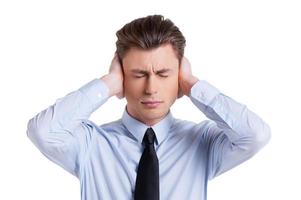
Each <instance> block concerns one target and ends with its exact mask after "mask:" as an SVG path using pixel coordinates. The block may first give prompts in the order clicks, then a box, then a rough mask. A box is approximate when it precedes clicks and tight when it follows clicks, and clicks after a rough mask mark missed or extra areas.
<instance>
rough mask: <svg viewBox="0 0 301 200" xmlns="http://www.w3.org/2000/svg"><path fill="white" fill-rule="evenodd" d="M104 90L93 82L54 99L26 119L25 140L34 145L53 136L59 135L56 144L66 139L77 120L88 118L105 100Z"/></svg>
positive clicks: (99, 82) (97, 82)
mask: <svg viewBox="0 0 301 200" xmlns="http://www.w3.org/2000/svg"><path fill="white" fill-rule="evenodd" d="M106 87H107V86H106V85H105V84H104V83H103V82H101V81H100V80H98V79H94V80H93V81H90V82H89V83H87V84H85V85H84V86H82V87H81V88H79V89H78V90H76V91H73V92H71V93H69V94H67V95H66V96H65V97H62V98H59V99H57V100H56V102H55V103H54V104H53V105H51V106H49V107H48V108H47V109H45V110H43V111H41V112H40V113H38V114H37V115H36V116H34V117H33V118H32V119H30V120H29V122H28V126H27V134H28V137H29V138H30V139H31V140H32V141H33V142H34V143H35V144H37V145H42V144H40V143H45V142H47V140H48V139H50V138H52V139H53V136H54V135H56V136H57V137H60V136H61V138H57V141H60V140H64V139H66V140H68V138H69V135H70V134H68V132H69V133H71V132H73V129H74V128H75V127H76V126H77V125H78V123H80V122H81V120H83V119H88V118H89V117H90V115H91V114H92V113H93V112H94V111H95V110H96V109H97V108H99V106H101V105H102V104H103V103H104V102H105V101H106V100H107V98H108V89H107V88H106ZM38 143H39V144H38Z"/></svg>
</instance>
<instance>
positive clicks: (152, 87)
mask: <svg viewBox="0 0 301 200" xmlns="http://www.w3.org/2000/svg"><path fill="white" fill-rule="evenodd" d="M156 82H157V81H156V80H155V77H154V76H153V75H150V76H148V78H147V81H146V86H145V94H148V95H152V94H156V93H157V92H158V91H157V84H156Z"/></svg>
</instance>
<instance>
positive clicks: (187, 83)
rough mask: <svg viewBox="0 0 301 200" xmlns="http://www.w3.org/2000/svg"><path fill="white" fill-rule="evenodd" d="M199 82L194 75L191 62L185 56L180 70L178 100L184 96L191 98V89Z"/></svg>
mask: <svg viewBox="0 0 301 200" xmlns="http://www.w3.org/2000/svg"><path fill="white" fill-rule="evenodd" d="M198 80H199V79H198V78H197V77H195V76H193V75H192V72H191V65H190V62H189V61H188V59H187V58H186V57H185V56H183V58H182V61H181V64H180V69H179V92H178V98H181V97H182V96H183V95H186V96H189V94H190V89H191V88H192V86H193V85H194V84H195V83H196V82H197V81H198Z"/></svg>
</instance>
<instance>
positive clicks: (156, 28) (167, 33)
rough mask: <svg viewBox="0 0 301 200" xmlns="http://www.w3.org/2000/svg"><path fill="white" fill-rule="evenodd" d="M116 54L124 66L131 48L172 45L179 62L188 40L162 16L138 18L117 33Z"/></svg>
mask: <svg viewBox="0 0 301 200" xmlns="http://www.w3.org/2000/svg"><path fill="white" fill-rule="evenodd" d="M116 36H117V38H118V39H117V41H116V48H117V49H116V53H117V55H118V58H119V61H120V62H121V64H122V59H123V58H124V56H125V54H126V52H127V51H129V50H130V48H131V47H136V48H141V49H145V50H147V49H152V48H156V47H159V46H160V45H162V44H167V43H170V44H171V45H172V47H173V49H174V50H175V52H176V54H177V57H178V59H179V62H181V59H182V57H183V55H184V48H185V46H186V40H185V37H184V36H183V34H182V33H181V31H180V30H179V28H178V27H177V26H175V25H174V23H173V22H172V21H171V20H169V19H164V17H163V16H162V15H149V16H146V17H142V18H138V19H135V20H133V21H131V22H130V23H127V24H126V25H124V26H123V27H122V28H121V29H120V30H118V31H117V32H116Z"/></svg>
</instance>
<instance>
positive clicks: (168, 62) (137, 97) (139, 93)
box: [122, 44, 179, 126]
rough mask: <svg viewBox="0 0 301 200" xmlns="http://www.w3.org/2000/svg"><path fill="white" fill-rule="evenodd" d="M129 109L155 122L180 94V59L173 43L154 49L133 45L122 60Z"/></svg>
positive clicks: (139, 118)
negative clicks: (142, 48) (138, 47)
mask: <svg viewBox="0 0 301 200" xmlns="http://www.w3.org/2000/svg"><path fill="white" fill-rule="evenodd" d="M122 63H123V70H124V94H125V98H126V100H127V111H128V113H129V114H130V115H131V116H132V117H134V118H135V119H137V120H139V121H141V122H144V123H145V124H147V125H149V126H152V125H154V124H155V123H157V122H159V121H160V120H161V119H162V118H164V117H165V115H166V114H167V113H168V111H169V108H170V107H171V105H172V104H173V103H174V102H175V100H176V99H177V96H178V73H179V60H178V58H177V56H176V53H175V51H174V50H173V48H172V46H171V44H164V45H161V46H160V47H158V48H156V49H152V50H141V49H137V48H131V49H130V50H129V51H128V52H127V53H126V55H125V57H124V58H123V60H122Z"/></svg>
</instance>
